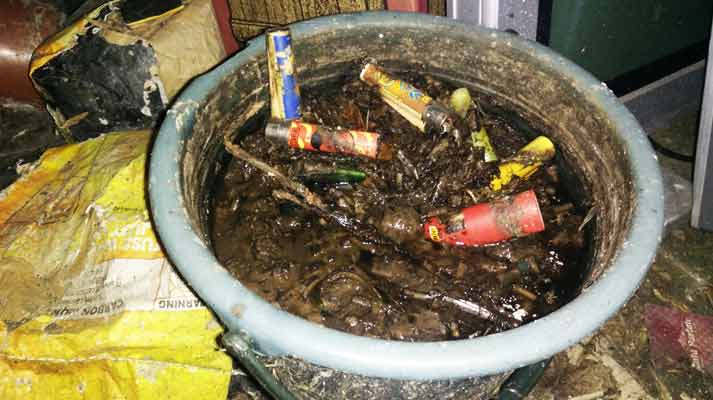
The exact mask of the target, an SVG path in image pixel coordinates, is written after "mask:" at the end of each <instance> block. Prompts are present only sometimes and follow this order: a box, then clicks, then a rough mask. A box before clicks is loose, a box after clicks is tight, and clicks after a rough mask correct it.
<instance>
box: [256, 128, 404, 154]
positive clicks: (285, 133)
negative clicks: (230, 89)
mask: <svg viewBox="0 0 713 400" xmlns="http://www.w3.org/2000/svg"><path fill="white" fill-rule="evenodd" d="M265 136H267V137H268V138H271V139H277V140H279V141H283V142H286V143H287V145H288V146H290V147H292V148H294V149H301V150H309V151H322V152H327V153H344V154H354V155H357V156H364V157H371V158H378V159H382V160H388V159H390V158H391V151H390V150H391V149H390V147H389V146H387V145H386V144H384V143H381V141H380V136H379V134H378V133H374V132H365V131H354V130H346V129H335V128H330V127H327V126H323V125H315V124H308V123H306V122H301V121H290V122H269V123H268V124H267V127H265Z"/></svg>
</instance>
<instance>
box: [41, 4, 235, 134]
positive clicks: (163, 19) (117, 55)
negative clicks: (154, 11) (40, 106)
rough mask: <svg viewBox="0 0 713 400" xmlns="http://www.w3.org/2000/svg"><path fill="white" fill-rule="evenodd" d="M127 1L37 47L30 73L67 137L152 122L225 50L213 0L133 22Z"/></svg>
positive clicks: (97, 11)
mask: <svg viewBox="0 0 713 400" xmlns="http://www.w3.org/2000/svg"><path fill="white" fill-rule="evenodd" d="M129 6H130V5H128V4H126V3H125V2H122V1H119V0H112V1H107V2H106V3H104V4H102V5H100V6H99V7H97V8H95V9H93V10H91V11H89V12H87V13H86V14H84V15H83V16H82V17H80V18H78V19H77V20H76V21H74V22H73V23H72V24H71V25H69V26H68V27H66V28H65V29H63V30H62V31H60V32H58V33H56V34H55V35H53V36H52V37H50V38H49V39H47V40H46V41H45V42H44V43H43V44H42V45H40V46H39V47H38V48H37V49H36V50H35V52H34V54H33V59H32V62H31V64H30V69H29V74H30V78H31V79H32V81H33V83H34V85H35V87H36V88H37V90H38V91H39V92H40V94H41V95H42V97H43V99H44V100H45V102H46V103H47V107H48V110H49V111H50V113H51V114H52V117H53V118H54V120H55V124H56V125H57V128H58V130H59V131H60V133H62V134H63V135H64V136H65V137H66V138H67V140H68V141H73V140H84V139H87V138H90V137H94V136H97V135H98V134H101V133H106V132H112V131H118V130H138V129H148V128H151V127H154V126H155V125H156V123H158V122H159V121H160V119H161V117H162V116H163V112H164V111H165V110H166V108H167V107H168V105H169V103H170V101H171V100H172V99H173V97H174V96H175V95H176V94H177V93H178V92H179V90H180V89H181V88H182V87H183V86H184V85H185V84H186V83H187V82H188V81H189V80H190V79H192V78H193V77H195V76H197V75H199V74H202V73H204V72H206V71H208V70H209V69H211V68H213V67H214V66H216V65H217V64H219V63H220V61H222V60H223V59H224V58H225V57H226V56H227V52H226V48H228V47H229V46H227V44H226V43H224V42H225V40H224V39H223V37H222V36H221V31H220V25H221V23H224V21H219V20H218V18H219V17H218V16H217V14H216V11H215V9H214V5H213V3H212V1H211V0H191V1H184V2H183V3H182V4H179V5H178V6H177V7H175V8H173V9H170V10H168V11H166V12H164V13H162V14H160V15H156V16H152V17H149V18H145V19H143V20H140V21H136V22H133V23H127V22H126V21H124V19H123V16H122V7H129ZM220 18H225V16H221V17H220Z"/></svg>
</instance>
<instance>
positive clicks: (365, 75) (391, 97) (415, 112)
mask: <svg viewBox="0 0 713 400" xmlns="http://www.w3.org/2000/svg"><path fill="white" fill-rule="evenodd" d="M359 78H360V79H361V80H362V81H364V82H366V83H368V84H369V85H372V86H375V87H376V88H377V90H378V91H379V94H380V95H381V97H382V98H383V99H384V102H385V103H386V104H388V105H389V106H391V107H392V108H393V109H394V110H396V112H398V113H399V114H401V115H402V116H403V117H404V118H406V119H407V120H408V121H409V122H411V123H412V124H413V125H414V126H416V127H417V128H418V129H420V130H421V132H425V130H426V123H425V121H424V120H423V113H424V112H425V111H426V107H427V106H428V105H429V104H431V103H432V102H433V99H432V98H431V97H429V96H428V95H426V94H424V93H423V92H422V91H420V90H418V89H416V88H415V87H413V86H412V85H411V84H409V83H408V82H405V81H402V80H399V79H394V78H392V77H391V76H390V75H389V74H388V73H386V71H384V70H382V69H381V68H379V67H377V66H376V65H374V64H366V65H365V66H364V68H363V69H362V70H361V73H360V74H359Z"/></svg>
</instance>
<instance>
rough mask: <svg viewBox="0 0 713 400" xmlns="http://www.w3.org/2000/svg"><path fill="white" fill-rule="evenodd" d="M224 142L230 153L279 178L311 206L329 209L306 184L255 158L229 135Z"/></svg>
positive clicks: (283, 184) (286, 187) (281, 182)
mask: <svg viewBox="0 0 713 400" xmlns="http://www.w3.org/2000/svg"><path fill="white" fill-rule="evenodd" d="M223 144H224V145H225V148H226V149H227V150H228V151H229V152H230V154H232V155H233V156H234V157H235V158H237V159H239V160H243V161H245V162H246V163H248V164H250V165H252V166H253V167H255V168H257V169H259V170H260V171H262V172H264V173H265V174H267V176H270V177H273V178H275V180H277V182H278V183H279V184H280V185H282V186H283V187H284V188H285V189H287V190H289V191H291V192H293V193H297V194H298V195H300V196H302V198H303V199H304V200H305V202H306V203H307V204H309V205H310V206H312V207H316V208H318V209H320V210H322V211H326V210H327V206H326V205H325V204H324V202H322V199H320V198H319V196H317V195H315V194H314V193H312V192H311V191H310V190H309V189H307V187H306V186H305V185H303V184H301V183H299V182H295V181H293V180H291V179H289V178H288V177H286V176H285V175H284V174H283V173H282V172H280V171H278V170H277V169H275V168H273V167H271V166H270V165H268V164H266V163H265V162H263V161H261V160H259V159H257V158H255V157H254V156H253V155H252V154H250V153H248V152H247V151H245V150H243V149H242V148H241V147H240V146H238V145H237V144H233V143H231V142H230V140H229V139H228V137H227V136H225V137H224V138H223Z"/></svg>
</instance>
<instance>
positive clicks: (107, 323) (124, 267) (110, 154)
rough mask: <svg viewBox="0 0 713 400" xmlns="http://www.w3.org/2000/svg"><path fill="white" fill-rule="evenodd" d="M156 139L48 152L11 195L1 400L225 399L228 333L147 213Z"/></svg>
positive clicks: (1, 303) (115, 138)
mask: <svg viewBox="0 0 713 400" xmlns="http://www.w3.org/2000/svg"><path fill="white" fill-rule="evenodd" d="M149 138H150V132H149V131H140V132H125V133H117V134H107V135H104V136H101V137H99V138H96V139H92V140H89V141H86V142H83V143H80V144H73V145H67V146H63V147H59V148H55V149H51V150H48V151H47V152H46V153H45V154H44V155H43V156H42V158H41V159H40V160H39V161H38V162H37V163H36V164H35V165H34V166H33V167H32V169H31V171H29V172H28V173H26V174H25V175H24V176H22V177H21V178H20V179H19V180H18V181H17V182H15V183H14V184H13V185H11V186H10V187H8V188H7V189H5V191H3V192H2V193H0V291H1V292H2V293H3V294H4V295H3V296H2V298H0V399H165V398H171V399H221V400H223V399H225V398H226V395H227V388H228V382H229V379H230V373H231V365H232V362H231V360H230V358H229V357H228V356H227V355H225V353H223V352H221V351H219V350H218V349H216V342H215V338H216V336H217V335H219V334H220V333H221V327H220V325H219V324H218V323H217V322H216V321H215V320H214V319H213V317H212V315H211V313H210V312H209V311H208V310H207V309H206V308H205V307H204V306H203V304H202V303H201V302H200V300H198V299H197V298H196V297H195V296H194V295H193V294H192V292H191V291H190V290H189V289H188V288H187V286H186V285H185V284H184V283H183V281H182V280H181V279H180V277H179V276H178V275H177V274H176V273H175V272H174V271H173V269H172V267H171V266H170V264H169V263H168V261H167V260H166V259H165V258H164V256H163V254H162V252H161V249H160V247H159V245H158V243H157V241H156V238H155V236H154V233H153V230H152V228H151V222H150V220H149V215H148V209H147V206H146V199H145V197H144V194H145V185H144V181H145V179H144V177H145V161H146V154H147V153H148V143H149Z"/></svg>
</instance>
